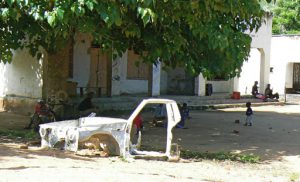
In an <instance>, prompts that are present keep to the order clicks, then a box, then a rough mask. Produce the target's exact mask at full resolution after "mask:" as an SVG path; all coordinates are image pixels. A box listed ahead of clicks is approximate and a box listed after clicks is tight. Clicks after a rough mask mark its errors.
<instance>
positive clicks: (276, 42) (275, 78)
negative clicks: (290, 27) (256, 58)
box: [270, 35, 300, 94]
mask: <svg viewBox="0 0 300 182" xmlns="http://www.w3.org/2000/svg"><path fill="white" fill-rule="evenodd" d="M271 45H272V47H271V67H273V72H272V73H271V76H270V83H271V86H272V87H273V89H274V91H276V92H279V93H280V94H283V93H284V88H285V87H287V88H292V87H293V63H300V54H299V50H300V35H292V36H273V38H272V44H271Z"/></svg>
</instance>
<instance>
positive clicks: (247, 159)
mask: <svg viewBox="0 0 300 182" xmlns="http://www.w3.org/2000/svg"><path fill="white" fill-rule="evenodd" d="M180 157H181V158H184V159H209V160H221V161H223V160H230V161H239V162H243V163H257V162H259V161H260V157H259V156H255V155H249V154H234V153H230V152H227V153H226V152H217V153H208V152H196V151H189V150H181V154H180Z"/></svg>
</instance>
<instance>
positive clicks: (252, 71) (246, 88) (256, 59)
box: [235, 48, 260, 95]
mask: <svg viewBox="0 0 300 182" xmlns="http://www.w3.org/2000/svg"><path fill="white" fill-rule="evenodd" d="M255 81H258V82H259V81H260V52H259V50H258V49H256V48H252V49H251V52H250V57H249V59H248V61H246V62H244V64H243V66H242V72H241V77H240V78H239V81H238V85H239V86H238V88H237V89H236V90H235V91H238V92H240V93H241V94H242V95H243V94H245V95H247V94H251V90H252V86H253V85H254V82H255Z"/></svg>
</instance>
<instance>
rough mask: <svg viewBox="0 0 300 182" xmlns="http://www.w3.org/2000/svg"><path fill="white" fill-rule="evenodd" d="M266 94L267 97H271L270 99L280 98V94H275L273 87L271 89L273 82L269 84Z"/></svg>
mask: <svg viewBox="0 0 300 182" xmlns="http://www.w3.org/2000/svg"><path fill="white" fill-rule="evenodd" d="M265 96H266V98H270V99H276V100H278V99H279V94H278V93H275V94H273V89H271V84H267V88H266V90H265Z"/></svg>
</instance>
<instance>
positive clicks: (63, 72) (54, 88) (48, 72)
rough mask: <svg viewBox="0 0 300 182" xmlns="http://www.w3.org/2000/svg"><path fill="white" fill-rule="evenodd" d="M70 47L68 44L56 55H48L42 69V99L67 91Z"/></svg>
mask: <svg viewBox="0 0 300 182" xmlns="http://www.w3.org/2000/svg"><path fill="white" fill-rule="evenodd" d="M70 46H71V44H68V45H66V46H65V47H64V48H63V49H61V50H59V51H57V52H56V53H54V54H48V57H47V58H48V59H47V61H46V65H45V67H44V73H45V74H44V88H43V94H44V95H43V97H48V96H50V95H53V94H55V93H57V92H58V91H61V90H63V91H67V79H68V78H69V59H70V55H69V54H70Z"/></svg>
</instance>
